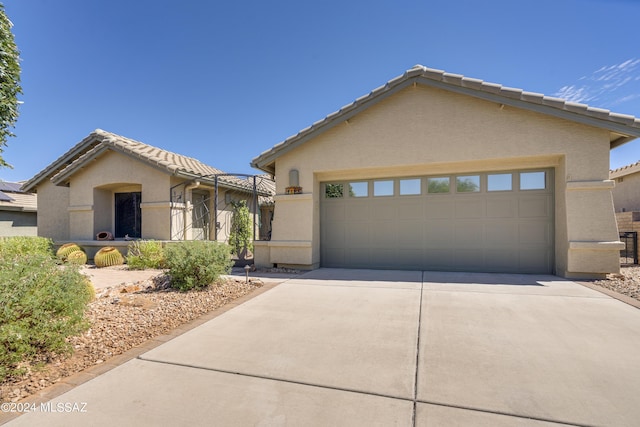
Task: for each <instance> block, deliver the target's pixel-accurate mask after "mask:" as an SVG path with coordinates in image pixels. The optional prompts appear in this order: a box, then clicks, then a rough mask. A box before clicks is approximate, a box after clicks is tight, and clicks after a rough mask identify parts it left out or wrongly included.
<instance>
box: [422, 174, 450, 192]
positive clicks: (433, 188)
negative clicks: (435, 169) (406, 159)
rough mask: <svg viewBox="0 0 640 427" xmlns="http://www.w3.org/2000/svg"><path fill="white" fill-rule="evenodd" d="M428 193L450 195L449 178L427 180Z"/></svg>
mask: <svg viewBox="0 0 640 427" xmlns="http://www.w3.org/2000/svg"><path fill="white" fill-rule="evenodd" d="M427 192H428V193H448V192H449V177H441V178H427Z"/></svg>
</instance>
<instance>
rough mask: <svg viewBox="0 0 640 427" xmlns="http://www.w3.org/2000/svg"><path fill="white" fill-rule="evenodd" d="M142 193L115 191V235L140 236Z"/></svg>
mask: <svg viewBox="0 0 640 427" xmlns="http://www.w3.org/2000/svg"><path fill="white" fill-rule="evenodd" d="M141 199H142V193H139V192H137V193H115V205H116V209H115V210H116V212H115V214H116V235H115V237H125V236H129V237H138V238H140V237H142V221H141V219H142V212H141V210H140V201H141Z"/></svg>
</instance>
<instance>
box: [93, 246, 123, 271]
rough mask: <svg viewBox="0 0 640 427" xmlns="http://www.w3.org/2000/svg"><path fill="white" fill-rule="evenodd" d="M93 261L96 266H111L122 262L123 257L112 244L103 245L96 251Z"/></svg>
mask: <svg viewBox="0 0 640 427" xmlns="http://www.w3.org/2000/svg"><path fill="white" fill-rule="evenodd" d="M93 262H94V263H95V264H96V267H98V268H102V267H111V266H112V265H122V264H124V257H123V256H122V254H121V253H120V251H119V250H117V249H116V248H114V247H113V246H105V247H104V248H102V249H100V250H99V251H98V252H96V254H95V255H94V257H93Z"/></svg>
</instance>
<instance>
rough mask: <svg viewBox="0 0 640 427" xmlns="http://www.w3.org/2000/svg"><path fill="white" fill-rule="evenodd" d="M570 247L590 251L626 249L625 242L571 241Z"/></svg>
mask: <svg viewBox="0 0 640 427" xmlns="http://www.w3.org/2000/svg"><path fill="white" fill-rule="evenodd" d="M569 249H575V250H590V251H615V250H622V249H624V243H623V242H576V241H573V242H569Z"/></svg>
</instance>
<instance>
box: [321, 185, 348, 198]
mask: <svg viewBox="0 0 640 427" xmlns="http://www.w3.org/2000/svg"><path fill="white" fill-rule="evenodd" d="M343 194H344V187H343V186H342V184H325V186H324V197H326V198H327V199H338V198H340V197H342V196H343Z"/></svg>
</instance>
